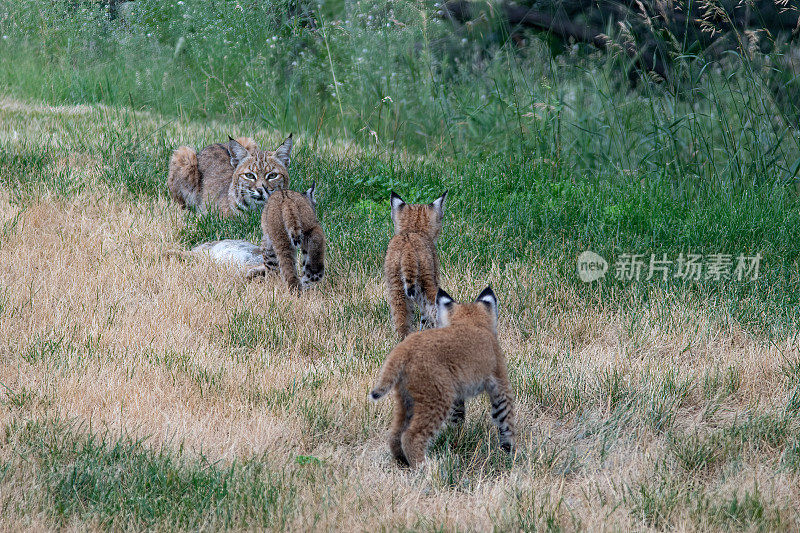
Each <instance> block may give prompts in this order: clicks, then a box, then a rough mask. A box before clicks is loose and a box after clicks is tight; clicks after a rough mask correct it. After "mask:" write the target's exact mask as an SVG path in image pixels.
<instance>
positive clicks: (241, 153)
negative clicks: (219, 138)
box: [228, 135, 250, 168]
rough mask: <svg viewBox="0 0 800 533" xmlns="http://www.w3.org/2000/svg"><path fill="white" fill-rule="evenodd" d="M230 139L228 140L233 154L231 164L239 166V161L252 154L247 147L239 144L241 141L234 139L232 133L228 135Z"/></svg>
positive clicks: (229, 148) (229, 149)
mask: <svg viewBox="0 0 800 533" xmlns="http://www.w3.org/2000/svg"><path fill="white" fill-rule="evenodd" d="M228 139H230V140H229V141H228V151H229V152H230V154H231V165H232V166H233V167H234V168H236V167H238V166H239V163H241V162H242V161H244V159H245V158H247V157H249V156H250V152H248V151H247V148H245V147H244V146H242V145H241V144H239V141H237V140H236V139H233V138H232V137H231V136H230V135H229V136H228Z"/></svg>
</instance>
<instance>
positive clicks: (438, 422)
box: [370, 287, 515, 467]
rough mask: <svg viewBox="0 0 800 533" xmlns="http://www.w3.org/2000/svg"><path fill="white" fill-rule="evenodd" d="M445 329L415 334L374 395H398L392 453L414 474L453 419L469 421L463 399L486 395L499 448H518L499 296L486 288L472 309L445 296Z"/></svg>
mask: <svg viewBox="0 0 800 533" xmlns="http://www.w3.org/2000/svg"><path fill="white" fill-rule="evenodd" d="M436 306H437V324H438V325H439V326H440V327H439V328H438V329H429V330H425V331H419V332H416V333H412V334H411V335H409V336H408V337H406V338H405V339H404V340H403V341H402V342H401V343H400V344H398V345H397V346H396V347H395V348H394V349H393V350H392V351H391V352H390V353H389V356H388V357H387V358H386V361H385V362H384V363H383V367H382V368H381V373H380V377H379V378H378V382H377V384H376V385H375V388H374V389H373V390H372V392H371V393H370V397H371V398H372V399H373V400H379V399H380V398H382V397H383V396H385V395H386V394H388V393H389V391H391V390H393V389H394V397H395V406H394V417H393V421H392V427H391V430H390V435H389V449H390V450H391V452H392V455H393V456H394V458H395V460H397V462H399V463H400V464H403V465H410V466H412V467H415V466H417V465H419V464H420V463H421V462H422V461H424V460H425V451H426V449H427V447H428V442H429V441H430V440H431V438H432V437H433V436H434V435H435V434H436V433H437V432H438V430H439V428H440V427H441V426H442V424H444V422H445V421H446V420H447V419H448V417H450V418H451V419H452V420H454V421H456V422H460V421H463V420H464V414H465V410H464V400H466V399H469V398H471V397H473V396H477V395H478V394H481V393H483V392H486V393H488V394H489V399H490V400H491V402H492V420H493V421H494V423H495V424H496V425H497V429H498V433H499V436H500V446H501V447H502V449H503V450H505V451H511V448H512V446H513V445H514V433H515V430H514V394H513V393H512V391H511V386H510V385H509V383H508V375H507V372H506V358H505V355H503V351H502V350H501V349H500V343H499V342H498V340H497V297H496V296H495V294H494V292H493V291H492V289H491V287H487V288H486V289H485V290H484V291H483V292H482V293H481V294H480V295H479V296H478V298H477V299H476V300H475V301H474V302H473V303H465V304H458V303H455V302H454V301H453V299H452V298H451V297H450V296H449V295H448V294H447V293H446V292H445V291H443V290H441V289H439V292H438V295H437V299H436Z"/></svg>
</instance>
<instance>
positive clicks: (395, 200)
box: [389, 191, 406, 211]
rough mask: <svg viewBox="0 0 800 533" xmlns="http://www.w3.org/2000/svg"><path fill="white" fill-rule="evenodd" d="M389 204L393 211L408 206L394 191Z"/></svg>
mask: <svg viewBox="0 0 800 533" xmlns="http://www.w3.org/2000/svg"><path fill="white" fill-rule="evenodd" d="M389 202H390V203H391V204H392V211H394V210H396V209H400V208H401V207H403V206H404V205H406V202H405V201H404V200H403V199H402V198H400V195H399V194H397V193H396V192H394V191H392V194H391V195H390V196H389Z"/></svg>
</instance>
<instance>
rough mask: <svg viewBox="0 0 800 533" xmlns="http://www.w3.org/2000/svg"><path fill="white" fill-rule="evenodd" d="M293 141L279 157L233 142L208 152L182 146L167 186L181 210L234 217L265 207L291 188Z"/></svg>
mask: <svg viewBox="0 0 800 533" xmlns="http://www.w3.org/2000/svg"><path fill="white" fill-rule="evenodd" d="M291 150H292V136H291V135H289V137H288V138H287V139H286V140H285V141H284V142H283V144H281V145H280V146H279V147H278V148H277V149H276V150H275V151H274V152H270V151H261V150H259V149H258V145H257V144H256V143H255V141H253V140H252V139H248V138H246V137H242V138H239V139H237V140H235V139H230V141H228V142H227V143H225V144H222V143H217V144H212V145H210V146H206V147H205V148H203V149H202V150H201V151H200V153H199V154H198V153H197V152H196V151H195V150H194V148H190V147H189V146H181V147H180V148H178V149H177V150H175V152H173V154H172V157H171V158H170V160H169V176H168V177H167V186H168V187H169V193H170V196H171V197H172V199H173V200H174V201H175V202H176V203H177V204H178V205H180V206H181V207H184V208H186V207H190V208H193V209H198V210H200V211H202V212H207V211H210V210H212V209H218V210H219V212H220V213H222V215H223V216H226V217H227V216H231V215H235V214H238V213H240V212H243V211H248V210H250V209H257V208H259V207H261V206H262V205H264V202H266V201H267V197H268V196H269V194H270V193H271V192H272V191H274V190H277V189H283V188H286V187H288V186H289V173H288V170H287V169H288V168H289V161H290V157H289V155H290V153H291Z"/></svg>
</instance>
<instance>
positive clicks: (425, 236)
mask: <svg viewBox="0 0 800 533" xmlns="http://www.w3.org/2000/svg"><path fill="white" fill-rule="evenodd" d="M446 197H447V192H446V191H445V193H444V194H443V195H442V196H440V197H439V198H437V199H436V200H434V201H433V203H430V204H427V205H423V204H419V205H409V204H406V203H405V202H404V201H403V199H402V198H400V196H398V195H397V194H396V193H394V192H392V195H391V200H390V201H391V204H392V221H393V222H394V237H392V239H391V240H390V241H389V247H388V249H387V250H386V258H385V259H384V263H383V271H384V274H385V276H386V292H387V298H388V300H389V310H390V311H391V315H392V321H393V323H394V329H395V331H397V334H398V335H399V336H400V339H403V338H405V336H406V335H408V334H409V332H410V331H411V321H412V319H413V317H414V308H413V303H414V302H416V303H417V305H418V306H419V307H420V309H421V311H422V325H423V326H432V325H433V321H434V320H435V312H436V306H435V304H436V291H437V290H438V289H439V258H438V257H437V255H436V239H437V237H439V233H440V232H441V231H442V217H443V216H444V200H445V198H446Z"/></svg>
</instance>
